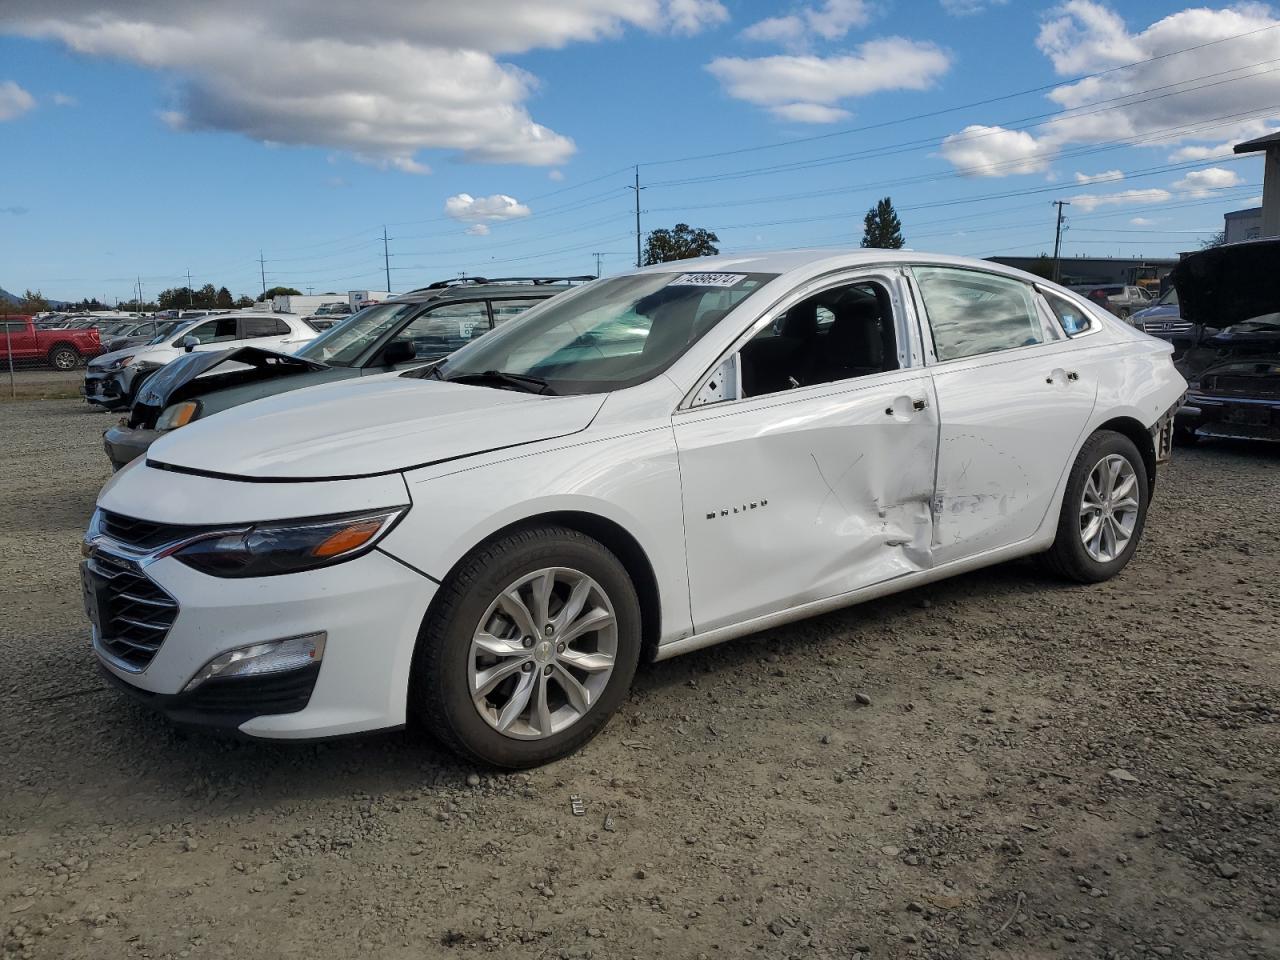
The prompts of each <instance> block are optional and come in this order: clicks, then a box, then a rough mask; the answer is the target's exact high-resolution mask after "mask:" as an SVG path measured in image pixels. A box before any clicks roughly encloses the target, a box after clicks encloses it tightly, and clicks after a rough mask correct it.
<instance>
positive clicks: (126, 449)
mask: <svg viewBox="0 0 1280 960" xmlns="http://www.w3.org/2000/svg"><path fill="white" fill-rule="evenodd" d="M161 436H163V434H161V432H160V431H159V430H135V429H133V428H132V427H112V428H111V429H110V430H108V431H107V432H106V433H104V434H103V435H102V448H103V449H104V450H105V451H106V452H107V459H109V460H110V461H111V468H112V469H113V470H119V469H120V468H121V467H123V466H125V464H128V463H132V462H133V461H134V460H136V459H138V457H140V456H142V455H143V454H145V453H146V452H147V448H148V447H150V446H151V444H153V443H155V442H156V441H157V440H159V439H160V437H161Z"/></svg>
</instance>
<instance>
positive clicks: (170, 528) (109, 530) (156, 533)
mask: <svg viewBox="0 0 1280 960" xmlns="http://www.w3.org/2000/svg"><path fill="white" fill-rule="evenodd" d="M99 529H100V530H101V531H102V532H103V533H104V534H106V535H107V536H108V537H110V538H111V539H112V540H114V541H116V543H119V544H123V545H124V546H127V547H133V548H135V549H138V550H154V549H155V548H156V547H163V546H164V545H165V544H166V543H175V542H177V541H178V540H186V539H188V538H189V537H193V536H196V535H198V534H200V533H203V532H205V531H206V530H208V529H209V528H208V527H201V526H196V525H194V524H181V523H155V522H154V521H151V520H135V519H134V518H133V517H126V516H125V515H124V514H122V513H112V512H111V511H109V510H103V511H102V515H101V516H100V517H99Z"/></svg>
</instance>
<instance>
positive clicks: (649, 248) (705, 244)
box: [644, 223, 720, 264]
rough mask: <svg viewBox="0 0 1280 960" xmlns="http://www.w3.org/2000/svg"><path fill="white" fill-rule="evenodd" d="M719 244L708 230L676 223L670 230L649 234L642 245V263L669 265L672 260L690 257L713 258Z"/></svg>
mask: <svg viewBox="0 0 1280 960" xmlns="http://www.w3.org/2000/svg"><path fill="white" fill-rule="evenodd" d="M719 242H720V238H719V237H717V236H716V235H715V234H714V233H712V232H711V231H710V230H704V229H702V228H701V227H696V228H695V227H691V226H689V225H688V224H687V223H677V224H676V225H675V226H674V227H672V228H671V229H670V230H668V229H666V228H665V227H661V228H659V229H657V230H654V231H653V232H651V233H650V234H649V238H648V239H647V240H646V241H645V244H644V262H645V263H646V264H653V263H670V262H671V261H672V260H688V259H689V258H690V257H714V256H715V255H716V254H717V253H719V252H720V248H719V247H717V246H716V244H717V243H719Z"/></svg>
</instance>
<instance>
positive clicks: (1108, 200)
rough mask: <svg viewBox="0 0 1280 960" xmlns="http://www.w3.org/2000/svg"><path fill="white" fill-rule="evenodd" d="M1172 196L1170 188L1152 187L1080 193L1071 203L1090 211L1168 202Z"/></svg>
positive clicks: (1086, 211)
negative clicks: (1101, 208)
mask: <svg viewBox="0 0 1280 960" xmlns="http://www.w3.org/2000/svg"><path fill="white" fill-rule="evenodd" d="M1172 198H1173V194H1171V193H1170V192H1169V191H1168V190H1161V189H1160V188H1158V187H1152V188H1150V189H1147V190H1121V191H1120V192H1119V193H1101V194H1099V193H1080V194H1077V195H1076V196H1074V197H1072V198H1071V205H1072V206H1074V207H1076V208H1077V209H1079V210H1083V211H1084V212H1085V213H1088V212H1089V211H1090V210H1096V209H1098V207H1114V206H1120V205H1122V204H1123V205H1135V206H1136V205H1145V204H1156V203H1167V202H1168V201H1169V200H1171V199H1172Z"/></svg>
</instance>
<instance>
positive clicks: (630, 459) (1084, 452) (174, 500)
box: [82, 250, 1186, 768]
mask: <svg viewBox="0 0 1280 960" xmlns="http://www.w3.org/2000/svg"><path fill="white" fill-rule="evenodd" d="M557 286H559V285H557V284H547V285H545V286H544V288H543V289H538V287H539V285H537V284H530V285H528V286H526V287H524V288H523V289H521V290H510V291H508V290H505V289H502V288H500V287H499V286H498V285H488V284H469V285H461V286H459V285H436V286H434V287H432V288H429V289H427V290H421V291H415V292H414V294H411V295H408V296H403V297H398V298H395V299H394V300H392V301H389V302H385V303H383V304H381V305H379V306H377V307H374V308H372V309H370V310H367V311H364V312H362V313H359V314H356V315H355V316H353V317H351V318H350V319H348V320H347V321H346V322H344V323H343V324H340V325H339V326H337V327H335V328H333V329H331V330H329V331H328V332H326V333H325V334H323V335H322V336H321V337H318V338H316V340H314V341H313V342H312V343H311V344H310V346H309V347H308V348H307V349H306V350H305V351H303V353H305V356H302V355H295V356H291V357H281V356H280V355H279V354H270V355H269V356H270V357H273V358H277V359H276V360H269V359H266V358H265V355H264V357H260V358H259V360H260V361H261V362H255V361H254V359H253V357H252V356H249V355H246V351H244V350H242V351H239V359H240V360H241V361H247V362H244V364H243V367H244V369H243V370H240V371H229V372H228V373H226V374H220V373H217V371H218V358H216V357H215V358H211V360H212V361H214V362H211V363H210V365H209V366H208V367H207V368H206V369H204V370H201V369H200V368H201V367H202V365H203V363H204V362H205V361H204V360H203V358H202V357H201V356H200V354H199V353H198V352H193V353H191V354H189V355H187V356H186V357H184V358H179V360H178V361H177V362H176V363H174V364H173V365H172V366H171V367H169V368H166V369H164V370H162V371H161V372H160V373H157V374H155V375H154V377H153V379H152V380H151V381H150V382H149V383H148V384H146V385H144V387H143V391H142V396H140V397H139V401H142V400H144V399H145V400H146V406H148V407H150V409H152V410H159V415H160V417H161V419H164V418H166V417H169V418H172V421H173V423H174V424H177V423H178V422H179V421H183V420H184V419H185V421H186V422H188V426H186V427H183V428H182V429H176V430H175V429H168V430H160V431H158V432H159V433H161V434H162V435H161V436H160V437H159V438H158V439H155V441H154V443H152V444H151V445H150V447H149V449H147V451H146V456H145V457H140V458H138V459H136V460H134V461H133V462H132V463H130V464H129V465H128V466H127V467H125V468H124V469H122V470H120V471H119V472H117V473H116V474H115V476H114V478H113V479H112V480H111V481H110V482H109V483H108V484H107V485H106V486H105V487H104V488H103V490H102V492H101V494H100V495H99V498H98V503H97V510H96V512H95V513H94V516H93V519H92V521H91V524H90V527H89V530H88V531H87V534H86V538H85V544H84V553H85V560H84V562H83V565H82V577H83V587H84V599H85V609H86V612H87V615H88V617H89V620H90V622H91V624H92V645H93V650H94V651H95V654H96V657H97V660H98V663H99V664H100V665H101V667H102V669H103V671H104V672H105V674H106V675H107V677H108V678H109V679H110V680H112V681H113V682H115V683H117V684H118V685H119V686H120V687H121V688H122V689H123V690H125V691H127V692H129V693H131V694H132V695H134V696H136V697H137V698H138V699H139V700H141V701H142V702H144V703H146V704H147V705H149V706H151V707H153V708H156V709H159V710H161V711H164V712H166V713H168V714H169V715H171V716H173V717H175V718H176V719H178V720H180V721H183V722H186V723H196V724H205V725H210V726H215V727H222V728H225V729H229V730H233V731H236V732H238V733H239V734H241V735H245V736H250V737H259V738H282V739H303V738H313V737H329V736H338V735H345V734H353V733H360V732H364V731H371V730H379V729H385V728H394V727H399V726H402V725H404V724H405V723H407V722H408V721H410V720H411V719H414V718H416V719H418V720H420V721H421V722H422V723H423V724H424V726H425V727H426V728H427V729H429V730H431V731H433V732H435V733H436V734H437V735H438V736H439V737H440V738H441V739H442V740H443V741H444V742H445V743H447V744H449V745H450V746H452V747H453V748H454V749H456V750H458V751H459V752H461V753H462V754H464V755H465V756H468V757H470V758H472V759H475V760H479V761H481V762H484V763H486V764H491V765H494V766H498V767H506V768H518V767H527V766H531V765H534V764H539V763H543V762H546V761H548V760H551V759H554V758H556V757H560V756H564V755H565V754H567V753H569V752H572V751H573V750H575V749H577V748H578V747H579V746H581V745H582V744H584V743H585V742H586V741H587V740H589V739H590V738H591V737H592V736H594V735H595V734H596V732H597V731H599V730H600V729H601V728H602V726H603V725H604V724H605V722H606V721H607V720H608V719H609V717H610V715H611V714H612V713H613V712H614V711H616V710H617V709H618V708H619V707H620V706H621V705H622V704H623V703H624V702H625V699H626V697H627V693H628V688H629V687H630V685H631V681H632V677H633V676H634V674H635V671H636V668H637V665H638V663H639V662H640V660H641V659H642V658H646V659H664V658H667V657H671V656H675V655H678V654H681V653H685V652H688V651H691V650H696V649H699V648H701V647H705V646H708V645H710V644H714V643H718V642H721V641H724V640H728V639H731V638H733V637H736V636H739V635H742V634H745V633H750V632H754V631H757V630H760V629H763V628H766V627H771V626H775V625H779V624H782V623H786V622H788V621H791V620H795V619H799V618H802V617H806V616H810V615H813V614H816V613H820V612H823V611H826V610H831V609H835V608H838V607H842V606H846V605H848V604H852V603H857V602H860V601H863V600H866V599H870V598H873V597H878V596H882V595H885V594H888V593H892V592H895V591H898V590H903V589H907V588H910V587H914V586H918V585H920V584H925V583H929V582H932V581H935V580H938V579H941V578H944V577H949V576H953V575H956V574H959V573H962V572H966V571H969V570H972V569H975V568H978V567H982V566H985V565H988V564H994V563H997V562H1000V561H1003V560H1007V559H1011V558H1014V557H1020V556H1028V555H1041V556H1042V558H1043V559H1044V561H1045V563H1046V564H1047V565H1048V566H1049V567H1050V568H1051V569H1053V570H1055V571H1057V572H1058V573H1059V574H1061V575H1063V576H1065V577H1068V578H1071V579H1074V580H1077V581H1081V582H1097V581H1102V580H1106V579H1108V578H1110V577H1112V576H1114V575H1115V574H1116V573H1117V572H1119V571H1120V570H1121V569H1122V568H1123V567H1124V566H1125V564H1127V563H1128V562H1129V560H1130V558H1131V557H1132V556H1133V554H1134V550H1135V549H1136V547H1137V544H1138V541H1139V539H1140V538H1141V535H1142V531H1143V525H1144V523H1145V520H1146V516H1147V508H1148V504H1149V502H1150V499H1151V496H1152V493H1153V491H1154V490H1155V489H1156V485H1155V477H1156V471H1157V469H1158V466H1159V464H1160V463H1162V462H1163V461H1164V460H1165V459H1167V457H1168V456H1169V455H1170V446H1171V436H1172V419H1173V414H1174V411H1175V410H1176V409H1177V406H1178V404H1179V402H1180V399H1181V397H1182V396H1183V393H1184V391H1185V389H1186V383H1185V381H1184V380H1183V378H1182V377H1181V376H1180V375H1179V374H1178V372H1177V370H1176V369H1175V368H1174V366H1173V362H1172V359H1171V352H1172V348H1171V347H1170V346H1169V344H1167V343H1163V342H1160V341H1159V340H1155V339H1153V338H1151V337H1147V336H1145V335H1144V334H1142V333H1140V332H1138V331H1136V330H1134V329H1133V328H1132V327H1131V326H1129V325H1128V324H1125V323H1123V322H1121V321H1120V320H1118V319H1117V318H1115V317H1114V316H1112V315H1111V314H1110V313H1109V312H1108V311H1106V310H1104V309H1102V308H1100V307H1098V306H1096V305H1093V304H1091V303H1090V302H1089V301H1087V300H1085V299H1084V298H1082V297H1080V296H1079V295H1077V294H1074V293H1072V292H1071V291H1069V290H1066V289H1064V288H1061V287H1058V286H1056V285H1054V284H1051V283H1047V282H1045V281H1043V280H1040V279H1038V278H1036V277H1033V276H1031V275H1029V274H1025V273H1022V272H1020V271H1017V270H1013V269H1011V268H1007V267H1002V266H998V265H995V264H991V263H988V262H981V261H972V260H967V259H961V258H954V257H942V256H928V255H924V254H920V253H915V252H908V251H882V250H860V251H857V252H852V253H843V254H832V253H827V252H815V251H806V252H797V253H779V254H753V255H747V256H741V257H719V258H708V259H699V260H696V261H685V262H682V263H674V264H672V263H668V264H660V265H658V266H654V267H650V268H646V269H642V270H637V271H634V272H629V273H625V274H621V275H617V276H612V277H608V278H605V279H601V280H596V281H594V282H592V283H588V284H585V285H583V286H579V287H576V288H573V289H566V290H563V291H562V292H560V294H559V295H558V296H555V297H552V298H548V299H542V300H541V301H540V302H537V303H534V302H533V301H535V300H537V299H538V298H539V295H540V294H549V293H552V292H555V287H557ZM525 307H529V308H530V309H527V310H525V311H524V312H523V313H521V314H520V315H519V316H517V317H515V318H514V319H512V320H510V321H509V322H505V323H502V322H500V317H501V316H502V315H511V314H515V313H516V312H517V311H519V310H522V309H523V308H525ZM206 322H209V321H206ZM494 328H496V329H494ZM181 333H182V331H179V334H181ZM181 344H182V339H180V338H175V341H173V342H171V343H170V344H169V346H170V347H174V348H177V347H178V346H180V345H181ZM197 350H198V348H197ZM441 354H447V356H445V357H444V358H443V359H440V360H437V361H435V362H431V359H432V358H434V357H439V356H440V355H441ZM275 366H279V367H280V369H279V370H274V369H270V368H272V367H275ZM401 367H405V368H406V369H400V368H401ZM184 368H185V369H184ZM171 370H172V371H173V373H172V374H170V371H171ZM384 371H385V372H384ZM200 373H203V374H205V375H206V376H207V375H212V376H226V377H227V378H228V380H229V381H230V383H229V384H228V385H227V387H226V388H225V392H226V394H227V395H228V396H232V395H236V394H238V397H237V398H236V400H235V405H233V406H231V407H230V408H229V409H220V412H218V413H216V415H212V416H209V415H204V416H202V415H201V413H202V406H203V405H204V404H207V408H204V411H205V412H207V413H212V412H213V410H214V409H215V404H218V403H219V401H217V400H216V399H215V397H216V396H217V395H216V394H214V393H201V391H202V389H203V387H197V386H196V384H198V383H199V380H200V376H199V375H198V374H200ZM375 373H377V374H378V375H373V374H375ZM192 375H195V377H194V379H192ZM241 375H243V376H244V377H245V378H246V379H245V382H242V383H235V378H236V377H237V376H241ZM303 383H306V384H310V386H308V387H307V388H306V389H291V388H290V386H289V385H298V386H301V385H302V384H303ZM281 385H285V386H281ZM161 386H163V387H164V388H165V389H164V390H163V391H162V390H160V389H159V388H160V387H161ZM153 388H155V389H156V391H157V394H158V396H157V398H156V400H155V402H154V403H153V402H151V400H150V399H149V397H150V393H151V391H152V389H153ZM184 390H190V391H192V392H191V393H184V392H183V391H184ZM262 393H271V394H274V395H271V396H262V395H261V394H262ZM254 396H256V397H257V398H256V399H252V398H253V397H254ZM250 399H252V402H246V401H248V400H250ZM159 426H160V424H158V423H157V427H159Z"/></svg>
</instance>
